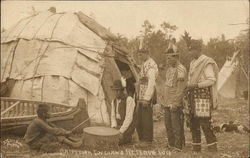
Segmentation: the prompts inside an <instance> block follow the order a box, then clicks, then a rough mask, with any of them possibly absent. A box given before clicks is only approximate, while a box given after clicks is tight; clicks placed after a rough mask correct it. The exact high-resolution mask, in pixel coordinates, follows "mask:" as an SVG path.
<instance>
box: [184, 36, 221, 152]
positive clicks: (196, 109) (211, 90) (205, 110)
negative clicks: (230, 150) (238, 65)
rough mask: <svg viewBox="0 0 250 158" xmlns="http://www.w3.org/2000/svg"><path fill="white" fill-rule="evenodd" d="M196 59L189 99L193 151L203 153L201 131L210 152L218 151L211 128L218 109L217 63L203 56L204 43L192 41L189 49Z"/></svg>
mask: <svg viewBox="0 0 250 158" xmlns="http://www.w3.org/2000/svg"><path fill="white" fill-rule="evenodd" d="M189 53H190V55H191V56H192V57H193V58H194V59H193V61H191V63H190V69H189V74H188V86H187V87H188V91H187V98H188V101H189V105H190V129H191V133H192V139H193V150H194V151H196V152H200V151H201V129H200V128H202V130H203V133H204V135H205V138H206V141H207V146H208V150H209V151H217V139H216V136H215V135H214V133H213V130H212V127H211V110H212V109H215V108H216V107H217V91H216V90H217V88H216V85H217V77H218V66H217V64H216V62H215V61H214V60H213V59H212V58H210V57H207V56H205V55H203V54H202V42H201V41H199V40H192V41H191V45H190V48H189Z"/></svg>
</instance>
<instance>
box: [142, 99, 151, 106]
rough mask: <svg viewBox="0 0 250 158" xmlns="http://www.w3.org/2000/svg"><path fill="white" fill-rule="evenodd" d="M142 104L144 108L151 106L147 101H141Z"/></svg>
mask: <svg viewBox="0 0 250 158" xmlns="http://www.w3.org/2000/svg"><path fill="white" fill-rule="evenodd" d="M140 103H141V104H142V107H147V106H148V105H149V101H147V100H141V101H140Z"/></svg>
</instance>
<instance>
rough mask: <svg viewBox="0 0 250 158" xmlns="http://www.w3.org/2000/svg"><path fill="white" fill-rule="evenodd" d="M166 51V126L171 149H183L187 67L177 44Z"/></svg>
mask: <svg viewBox="0 0 250 158" xmlns="http://www.w3.org/2000/svg"><path fill="white" fill-rule="evenodd" d="M171 44H173V43H170V46H169V47H168V49H167V50H166V51H165V54H166V62H167V64H168V68H167V71H166V82H165V85H164V105H163V106H164V110H165V127H166V130H167V137H168V145H169V147H170V148H171V149H173V150H176V151H181V150H182V147H183V145H184V143H185V137H184V128H183V113H182V108H183V105H182V98H183V96H184V89H185V87H186V82H185V78H186V75H187V71H186V68H185V67H184V66H183V65H182V64H181V63H180V61H179V53H178V51H177V49H176V46H175V45H171Z"/></svg>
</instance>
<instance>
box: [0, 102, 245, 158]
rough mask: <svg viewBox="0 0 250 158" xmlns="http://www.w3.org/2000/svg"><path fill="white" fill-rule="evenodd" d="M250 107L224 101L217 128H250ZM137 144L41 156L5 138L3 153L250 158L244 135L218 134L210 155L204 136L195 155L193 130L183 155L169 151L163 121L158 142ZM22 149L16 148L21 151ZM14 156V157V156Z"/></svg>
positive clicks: (56, 156)
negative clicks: (224, 125)
mask: <svg viewBox="0 0 250 158" xmlns="http://www.w3.org/2000/svg"><path fill="white" fill-rule="evenodd" d="M248 112H249V107H248V104H247V102H246V101H244V100H235V99H234V100H223V101H221V104H220V106H219V108H218V110H216V111H215V112H214V113H213V120H214V122H213V123H214V124H215V125H219V124H220V123H226V122H228V121H230V120H232V121H235V120H237V122H239V123H241V124H243V125H245V126H247V127H248V128H249V113H248ZM134 136H135V137H134V142H133V144H131V145H127V146H123V147H120V148H119V149H118V150H113V151H112V150H111V149H110V150H101V149H100V150H99V149H96V150H92V152H90V151H87V150H85V149H84V148H82V149H68V148H62V150H61V152H59V153H52V154H46V153H37V152H34V151H32V152H27V151H26V150H24V149H23V148H22V147H18V145H19V143H16V142H22V140H21V138H16V137H13V138H1V145H2V150H4V152H9V155H10V154H11V153H12V155H14V156H12V157H27V158H28V157H34V158H68V157H69V158H83V157H86V158H111V157H112V158H129V157H131V158H144V157H157V158H247V157H248V156H249V135H248V134H240V133H217V134H216V136H217V139H218V150H219V151H218V152H217V153H210V152H208V151H207V149H206V142H205V138H204V136H203V137H202V152H201V153H195V152H192V146H191V142H192V140H191V133H190V132H189V129H187V128H186V129H185V136H186V146H185V147H184V149H183V151H182V152H179V153H173V152H170V151H169V150H168V149H167V147H166V146H167V139H166V131H165V127H164V122H163V119H161V120H159V121H157V122H154V139H155V140H154V142H153V144H152V145H151V146H146V147H141V146H140V142H139V141H138V138H137V137H136V134H134ZM6 139H9V140H13V142H12V143H13V144H15V143H16V144H15V145H13V146H6V143H5V144H4V143H3V141H4V140H5V142H6ZM17 147H18V150H16V149H14V148H17ZM10 156H11V155H10Z"/></svg>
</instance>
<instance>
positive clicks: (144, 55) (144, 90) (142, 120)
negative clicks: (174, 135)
mask: <svg viewBox="0 0 250 158" xmlns="http://www.w3.org/2000/svg"><path fill="white" fill-rule="evenodd" d="M139 56H140V59H141V60H142V61H143V64H142V67H141V71H140V74H139V78H140V81H139V86H138V87H137V91H138V101H137V103H138V109H137V115H138V120H137V127H136V131H137V133H138V136H139V140H140V141H144V142H149V143H151V142H152V141H153V108H152V105H153V104H155V103H156V78H157V75H158V67H157V64H156V63H155V61H154V60H153V59H152V58H151V57H150V55H149V50H148V49H147V48H145V47H142V42H141V43H140V49H139Z"/></svg>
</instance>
